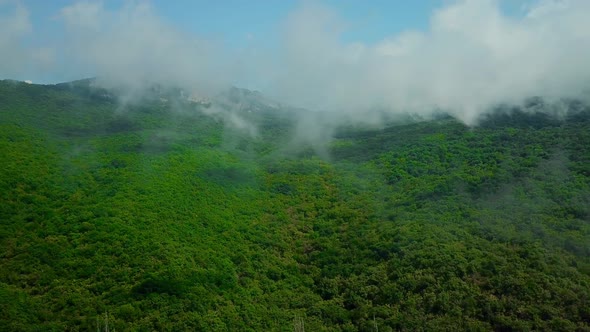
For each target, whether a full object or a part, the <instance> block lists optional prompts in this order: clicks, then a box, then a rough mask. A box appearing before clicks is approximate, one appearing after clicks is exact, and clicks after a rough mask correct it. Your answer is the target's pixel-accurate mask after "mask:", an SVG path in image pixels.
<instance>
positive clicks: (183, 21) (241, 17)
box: [0, 0, 527, 47]
mask: <svg viewBox="0 0 590 332" xmlns="http://www.w3.org/2000/svg"><path fill="white" fill-rule="evenodd" d="M9 2H10V1H9ZM76 2H79V1H76V0H51V1H43V0H24V1H21V3H22V4H24V6H25V7H26V8H27V9H28V10H29V13H30V15H31V23H32V25H33V29H34V31H35V34H34V36H31V39H32V40H33V41H34V42H36V43H40V44H42V43H53V42H59V39H60V38H62V34H63V29H62V25H61V24H60V22H59V21H58V20H57V19H56V17H57V16H58V15H59V12H60V10H61V9H62V8H64V7H66V6H69V5H72V4H73V3H76ZM94 2H101V3H103V4H104V6H105V8H107V9H111V10H116V9H117V8H120V7H121V6H122V5H123V4H124V3H125V1H121V0H104V1H94ZM127 2H129V1H127ZM132 2H136V3H137V2H142V1H132ZM143 2H148V3H150V4H151V5H152V6H153V7H154V8H155V11H156V12H157V14H158V15H160V17H161V18H162V19H164V20H166V21H167V22H168V23H170V24H171V25H173V26H175V27H177V28H178V29H179V30H182V31H185V32H187V33H192V34H195V35H199V36H203V37H206V38H214V39H218V40H221V41H222V42H223V43H225V44H226V45H228V46H230V47H240V46H243V45H245V44H247V43H251V42H253V41H255V42H256V43H262V44H267V45H268V46H272V45H273V43H275V42H276V38H279V37H278V36H277V30H279V29H280V27H281V24H282V22H283V21H284V20H285V18H286V17H287V16H288V15H289V13H290V12H292V11H293V10H295V9H296V8H297V6H300V5H301V4H302V3H305V2H318V3H322V4H325V5H327V6H329V7H331V8H333V9H334V10H335V11H336V12H337V13H338V15H339V16H340V17H342V18H343V19H344V20H345V21H346V22H347V24H348V26H347V27H346V28H345V31H344V33H343V34H342V36H341V37H342V38H343V39H344V40H345V41H359V42H364V43H375V42H378V41H379V40H381V39H383V38H386V37H388V36H391V35H393V34H396V33H399V32H402V31H406V30H426V29H428V25H429V20H430V17H431V15H432V13H433V11H434V10H436V9H438V8H440V7H442V6H444V5H445V4H448V3H450V2H451V1H448V0H413V1H395V0H371V1H361V0H341V1H338V0H324V1H313V0H312V1H301V0H280V1H278V0H277V1H271V0H250V1H247V0H220V1H210V0H208V1H203V0H195V1H191V0H173V1H171V0H151V1H149V0H148V1H143ZM526 3H527V1H524V0H503V1H499V4H500V6H501V8H502V10H503V11H504V12H505V13H506V14H508V15H514V16H518V15H520V14H522V7H523V4H526ZM10 9H11V8H10V7H9V6H3V7H2V6H0V13H1V12H2V10H3V11H4V12H5V13H7V11H8V10H10ZM7 14H10V13H9V12H8V13H7Z"/></svg>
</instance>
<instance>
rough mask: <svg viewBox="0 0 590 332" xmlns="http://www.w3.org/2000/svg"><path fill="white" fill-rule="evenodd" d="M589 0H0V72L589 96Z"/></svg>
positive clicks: (201, 84)
mask: <svg viewBox="0 0 590 332" xmlns="http://www.w3.org/2000/svg"><path fill="white" fill-rule="evenodd" d="M588 17H590V1H588V0H530V1H529V0H512V1H510V0H423V1H391V0H389V1H387V0H383V1H377V0H374V1H360V0H358V1H352V0H342V1H336V0H309V1H295V0H281V1H270V0H268V1H255V0H251V1H245V0H244V1H237V0H233V1H223V0H220V1H188V0H187V1H169V0H152V1H65V0H52V1H42V0H0V78H14V79H20V80H25V79H30V80H32V81H34V82H42V83H44V82H49V83H51V82H60V81H67V80H73V79H79V78H84V77H90V76H98V77H101V78H103V79H104V80H103V81H104V82H105V83H106V84H112V85H121V86H125V87H127V88H132V89H137V90H138V91H141V89H142V88H143V87H145V85H146V84H150V83H151V82H159V83H173V84H177V85H180V86H182V87H184V88H186V89H189V90H191V91H193V92H194V93H196V94H203V95H207V94H210V93H213V92H215V91H218V90H219V89H220V88H223V87H226V86H228V85H231V84H233V85H238V86H242V87H247V88H253V89H258V90H261V91H262V92H263V93H265V94H267V95H269V96H271V97H273V98H275V99H278V100H280V101H284V102H287V103H290V104H293V105H296V106H303V107H307V108H311V109H318V110H328V111H338V112H344V113H347V114H362V113H363V112H364V111H366V110H369V109H375V108H380V109H388V110H392V111H394V112H397V111H413V112H430V111H431V110H432V109H435V108H439V109H443V110H447V111H450V112H451V113H453V114H455V115H456V116H457V117H459V118H460V119H462V120H463V121H465V122H467V123H469V122H473V121H474V119H475V118H476V117H477V116H478V115H479V114H481V112H483V111H484V110H485V109H487V108H489V107H490V106H492V105H494V104H497V103H503V102H519V101H520V100H522V99H523V98H525V97H529V96H534V95H542V96H546V97H549V98H558V97H569V96H578V95H581V94H587V93H588V91H589V90H588V88H589V84H590V66H588V64H587V63H588V61H587V59H589V58H590V20H589V19H588Z"/></svg>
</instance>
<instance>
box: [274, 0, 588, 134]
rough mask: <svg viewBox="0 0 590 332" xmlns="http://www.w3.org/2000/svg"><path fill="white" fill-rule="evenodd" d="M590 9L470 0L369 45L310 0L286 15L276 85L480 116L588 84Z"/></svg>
mask: <svg viewBox="0 0 590 332" xmlns="http://www.w3.org/2000/svg"><path fill="white" fill-rule="evenodd" d="M588 17H590V1H560V2H558V3H557V2H556V1H552V2H548V1H543V2H540V3H537V5H535V6H531V7H529V15H526V16H525V17H523V18H515V17H509V16H506V15H504V14H503V13H502V12H501V10H500V9H499V4H498V3H497V1H493V0H463V1H457V2H454V3H452V4H450V5H448V6H446V7H443V8H441V9H439V10H438V11H436V12H435V13H434V14H433V15H432V18H431V25H430V28H429V30H428V31H424V32H421V31H407V32H404V33H402V34H398V35H393V36H391V37H389V38H387V39H385V40H383V41H382V42H380V43H377V44H374V45H369V44H361V43H344V42H341V41H340V40H341V38H340V37H341V31H340V30H339V28H338V27H341V26H344V25H345V24H343V23H342V22H341V21H339V18H338V17H337V16H336V15H335V13H334V12H333V11H332V10H331V9H330V8H328V7H322V6H318V5H317V4H309V3H306V4H304V5H303V7H301V8H300V9H298V11H297V12H295V13H293V14H292V15H291V16H290V18H289V20H288V22H287V24H286V27H285V33H284V38H283V40H284V44H283V51H284V54H283V56H282V58H281V59H280V66H278V69H277V70H276V71H277V74H276V76H275V80H276V81H275V83H274V84H272V86H273V87H274V91H273V93H274V94H275V95H276V96H279V97H281V98H285V99H288V100H289V101H290V102H291V103H298V102H299V103H301V102H303V103H305V106H307V107H310V108H321V109H328V110H340V111H344V112H346V113H348V114H350V113H352V114H355V113H362V112H363V111H364V110H367V109H369V108H371V107H385V108H388V109H390V110H391V111H392V112H398V111H416V112H430V111H431V110H432V109H435V108H442V109H445V110H448V111H450V112H451V113H453V114H454V115H456V116H457V117H459V118H461V119H462V120H464V121H465V122H468V123H472V122H474V121H475V119H476V118H477V116H478V115H479V114H481V113H482V112H484V111H485V110H486V109H487V108H488V107H490V106H491V105H494V104H496V103H501V102H519V101H520V100H521V99H523V98H526V97H529V96H533V95H543V96H547V97H560V96H575V95H579V94H580V93H582V92H583V91H584V90H585V89H588V87H589V84H590V67H588V66H587V59H588V58H590V20H588Z"/></svg>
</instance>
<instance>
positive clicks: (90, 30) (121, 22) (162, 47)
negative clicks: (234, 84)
mask: <svg viewBox="0 0 590 332" xmlns="http://www.w3.org/2000/svg"><path fill="white" fill-rule="evenodd" d="M59 17H60V19H61V20H62V22H63V23H64V26H65V30H66V38H67V49H66V50H65V53H66V54H65V56H66V57H68V58H70V59H74V62H75V66H77V67H78V68H83V69H84V70H85V71H86V72H91V73H93V74H94V75H96V76H98V77H99V78H100V79H101V80H102V83H103V84H106V85H111V86H115V87H124V88H128V89H136V90H141V89H142V88H144V87H146V86H147V85H149V84H152V83H159V84H174V85H176V86H181V87H184V88H190V89H191V90H192V91H199V93H201V94H206V93H208V92H211V91H214V90H216V89H218V88H219V87H220V86H225V85H228V84H229V83H228V82H229V77H230V76H229V75H228V74H229V72H228V66H227V65H226V62H224V56H223V54H222V53H221V52H219V51H218V46H217V45H216V43H214V42H211V41H207V40H205V39H201V38H198V37H195V36H191V35H189V34H185V33H183V32H182V31H179V30H177V29H175V28H174V27H173V25H172V24H169V23H168V22H166V21H164V20H163V19H161V18H160V17H159V16H158V15H157V14H156V13H155V11H154V8H153V7H152V6H151V5H150V4H149V3H148V2H133V1H130V2H126V3H125V5H123V6H122V7H121V8H119V9H116V10H107V9H106V8H105V7H104V5H103V3H102V2H94V1H92V2H85V1H83V2H77V3H74V4H73V5H71V6H68V7H65V8H63V9H62V10H61V12H60V15H59Z"/></svg>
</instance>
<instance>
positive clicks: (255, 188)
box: [0, 81, 590, 331]
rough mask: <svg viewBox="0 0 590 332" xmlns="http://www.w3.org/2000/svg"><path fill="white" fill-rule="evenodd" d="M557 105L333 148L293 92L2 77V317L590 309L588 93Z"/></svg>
mask: <svg viewBox="0 0 590 332" xmlns="http://www.w3.org/2000/svg"><path fill="white" fill-rule="evenodd" d="M166 93H169V94H173V93H174V91H168V92H166ZM560 105H561V106H560V107H561V108H565V109H566V110H567V112H565V113H563V112H562V113H560V116H559V117H558V116H557V115H553V114H554V113H552V112H548V111H547V110H548V109H549V108H551V107H552V106H551V105H549V104H543V103H542V102H540V101H538V100H537V101H535V100H531V101H529V102H528V103H525V104H524V106H522V107H520V108H510V107H501V108H499V109H498V110H497V111H496V112H494V113H492V114H491V115H490V116H488V118H486V119H483V120H482V122H481V124H480V125H479V126H476V127H466V126H465V125H463V124H461V123H460V122H457V121H456V120H454V119H452V118H449V117H445V116H441V117H437V118H436V119H434V120H428V121H427V120H414V121H404V122H393V123H389V124H387V125H384V126H382V127H380V128H366V127H359V126H343V127H341V128H339V129H338V130H337V131H336V132H335V134H334V136H335V138H334V139H333V140H331V141H329V142H327V143H325V147H324V148H323V149H322V153H319V154H316V153H315V152H314V151H316V150H317V149H316V150H314V149H313V147H305V146H303V147H302V146H292V145H291V146H290V145H289V137H290V135H291V134H292V133H293V132H294V131H295V124H294V120H295V118H294V116H293V115H292V114H291V115H290V114H289V113H288V112H286V111H285V112H270V111H264V110H258V111H257V112H249V113H244V114H245V116H247V117H248V121H251V122H252V123H254V124H255V125H256V128H257V130H258V132H257V134H255V135H251V134H249V133H246V132H243V131H239V130H231V129H229V128H227V127H226V126H224V124H223V121H222V119H220V118H216V117H215V116H210V115H206V113H207V112H206V108H207V107H208V105H205V104H199V103H192V102H189V101H182V100H179V101H176V102H174V101H173V100H172V98H167V99H164V98H151V99H150V98H146V99H145V100H143V101H141V102H136V103H131V104H128V105H123V106H122V105H121V104H120V103H119V102H117V100H116V97H114V96H113V95H112V94H111V92H109V91H106V90H101V89H96V88H89V87H88V86H87V85H84V84H80V85H76V84H74V85H56V86H41V85H29V84H24V83H18V82H8V81H3V82H0V169H1V170H2V172H1V173H0V248H1V250H0V326H2V327H3V328H4V329H6V330H7V331H39V330H43V331H78V330H92V329H96V327H97V325H98V324H102V326H104V324H105V322H106V321H107V320H108V323H109V326H110V327H111V329H113V328H114V329H116V330H117V331H152V330H162V331H183V330H199V331H228V330H229V331H238V330H250V331H292V330H294V329H295V330H296V329H301V328H302V326H304V327H305V329H306V330H308V331H341V330H342V331H377V330H378V331H396V330H406V331H409V330H412V331H413V330H442V331H456V330H477V331H480V330H481V331H487V330H499V331H511V330H517V331H528V330H552V331H586V330H590V107H588V106H587V105H585V104H583V103H581V102H578V101H573V100H565V101H561V104H560ZM285 146H290V147H289V148H285ZM107 315H108V318H107Z"/></svg>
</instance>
